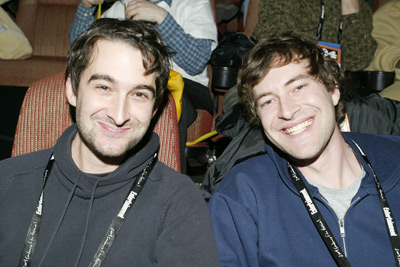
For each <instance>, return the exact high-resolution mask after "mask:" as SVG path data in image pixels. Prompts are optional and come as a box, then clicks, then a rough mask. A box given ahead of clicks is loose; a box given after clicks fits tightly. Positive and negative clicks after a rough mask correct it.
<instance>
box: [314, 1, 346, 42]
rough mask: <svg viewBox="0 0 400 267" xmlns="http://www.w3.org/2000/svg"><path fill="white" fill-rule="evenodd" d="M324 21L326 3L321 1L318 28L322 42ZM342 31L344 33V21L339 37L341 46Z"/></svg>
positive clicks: (340, 25)
mask: <svg viewBox="0 0 400 267" xmlns="http://www.w3.org/2000/svg"><path fill="white" fill-rule="evenodd" d="M324 21H325V5H324V1H322V0H321V16H320V18H319V23H318V27H317V37H318V41H322V29H323V27H324ZM342 31H343V23H342V21H340V24H339V30H338V35H337V43H338V44H340V41H341V39H342Z"/></svg>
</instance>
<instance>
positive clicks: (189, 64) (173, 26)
mask: <svg viewBox="0 0 400 267" xmlns="http://www.w3.org/2000/svg"><path fill="white" fill-rule="evenodd" d="M158 29H159V31H160V34H161V37H162V39H163V41H164V42H165V43H166V44H167V45H168V46H169V47H171V48H172V51H174V52H176V55H175V56H174V58H173V59H174V62H175V63H176V64H178V66H179V67H181V68H182V69H184V70H185V71H186V72H187V73H188V74H190V75H192V76H194V75H197V74H199V73H201V72H202V71H203V70H204V67H205V66H206V65H207V62H208V60H209V58H210V56H211V52H212V51H211V42H212V41H211V40H210V39H199V38H195V37H193V36H192V35H190V34H188V33H185V31H184V30H183V28H182V27H181V26H180V25H179V24H178V23H177V22H176V21H175V19H174V18H173V17H172V16H171V15H170V14H168V16H167V17H166V18H165V20H164V21H163V22H162V23H161V24H160V25H158Z"/></svg>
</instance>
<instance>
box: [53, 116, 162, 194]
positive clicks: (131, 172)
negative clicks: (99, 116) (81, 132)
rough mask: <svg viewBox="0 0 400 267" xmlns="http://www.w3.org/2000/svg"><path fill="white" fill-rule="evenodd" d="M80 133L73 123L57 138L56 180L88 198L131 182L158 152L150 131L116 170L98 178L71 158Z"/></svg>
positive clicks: (155, 140)
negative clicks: (72, 145)
mask: <svg viewBox="0 0 400 267" xmlns="http://www.w3.org/2000/svg"><path fill="white" fill-rule="evenodd" d="M76 134H77V126H76V125H75V124H74V125H72V126H70V127H69V128H68V129H67V130H66V131H64V133H63V134H62V136H61V137H60V138H59V139H58V140H57V143H56V145H55V146H54V158H55V163H54V164H55V165H57V168H53V169H54V172H55V173H54V174H56V176H57V179H58V180H59V181H60V183H61V184H62V185H63V186H64V187H65V188H66V189H67V190H68V191H71V190H74V195H77V196H79V197H81V198H85V199H89V198H91V197H92V194H93V192H94V198H99V197H102V196H104V195H106V194H109V193H111V192H113V191H115V190H118V189H120V188H121V187H123V186H125V185H126V184H127V183H129V182H132V178H134V177H135V176H136V175H137V174H139V173H140V172H141V171H142V170H143V169H144V168H145V167H146V166H147V164H148V163H149V162H150V160H151V159H152V158H153V156H154V153H156V152H157V151H158V147H159V138H158V135H157V134H155V133H153V132H151V133H148V134H147V135H146V136H145V137H144V138H143V140H142V142H140V143H139V144H138V145H137V146H136V147H135V148H133V149H132V150H131V151H129V152H128V155H127V157H126V159H125V160H124V162H123V163H122V164H121V165H120V166H119V167H118V168H117V169H116V170H114V171H113V172H110V173H108V174H106V175H104V176H103V177H101V178H99V176H98V175H93V174H88V173H84V172H82V171H81V170H80V169H79V168H78V167H77V165H76V164H75V162H74V161H73V159H72V155H71V144H72V140H73V139H74V137H75V136H76ZM75 186H76V188H74V187H75Z"/></svg>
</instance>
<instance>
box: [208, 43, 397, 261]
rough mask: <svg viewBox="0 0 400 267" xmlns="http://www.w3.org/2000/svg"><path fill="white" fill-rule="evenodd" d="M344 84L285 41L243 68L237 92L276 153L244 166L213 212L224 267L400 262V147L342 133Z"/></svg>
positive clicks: (333, 68)
mask: <svg viewBox="0 0 400 267" xmlns="http://www.w3.org/2000/svg"><path fill="white" fill-rule="evenodd" d="M342 85H343V75H342V73H341V71H340V68H339V67H338V65H337V64H336V63H334V62H333V61H330V60H327V59H325V58H324V57H323V52H322V50H321V49H320V48H319V47H318V46H317V45H316V44H314V43H312V42H307V41H303V40H301V39H299V38H297V37H294V36H290V35H286V36H282V37H279V38H273V39H269V40H262V41H260V42H259V43H258V44H257V45H256V46H255V47H254V48H253V49H252V50H251V52H250V53H248V54H247V55H246V56H245V58H244V59H243V67H242V69H241V71H240V73H239V80H238V90H239V91H238V92H239V97H240V100H241V102H242V104H243V105H244V106H245V108H246V112H247V114H248V117H249V121H250V123H251V124H253V125H261V126H262V128H263V131H264V133H265V135H266V137H267V139H268V140H269V141H268V144H267V146H266V151H267V153H266V154H264V155H261V156H256V157H253V158H251V159H248V160H246V161H244V162H242V163H240V164H238V165H236V166H235V167H234V168H233V169H232V170H231V171H230V172H229V173H228V174H227V176H226V177H225V178H224V179H223V181H222V182H221V184H220V185H219V187H218V188H217V190H216V192H215V193H214V194H213V196H212V198H211V201H210V204H209V210H210V212H211V216H212V223H213V227H214V233H215V235H216V238H217V244H218V250H219V253H220V261H221V264H222V266H252V267H253V266H270V265H271V266H275V265H278V266H337V265H339V266H350V265H352V266H394V265H395V264H397V265H399V262H400V253H399V251H400V239H399V237H398V230H397V227H396V223H395V221H397V222H398V221H399V220H400V185H399V179H400V153H399V151H400V138H399V137H395V136H390V137H389V136H376V135H367V134H356V133H342V132H341V131H340V128H339V125H340V123H341V122H342V121H343V119H344V115H345V101H344V100H345V98H346V94H347V93H346V90H344V88H343V86H342Z"/></svg>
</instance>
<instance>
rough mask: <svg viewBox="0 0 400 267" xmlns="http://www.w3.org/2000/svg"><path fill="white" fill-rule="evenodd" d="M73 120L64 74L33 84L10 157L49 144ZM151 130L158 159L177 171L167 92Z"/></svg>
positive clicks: (172, 114) (176, 137) (174, 127)
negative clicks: (156, 142)
mask: <svg viewBox="0 0 400 267" xmlns="http://www.w3.org/2000/svg"><path fill="white" fill-rule="evenodd" d="M72 123H73V122H72V118H71V115H70V110H69V105H68V102H67V98H66V96H65V85H64V73H58V74H55V75H53V76H50V77H46V78H44V79H41V80H39V81H37V82H35V83H33V84H32V85H31V86H30V87H29V89H28V91H27V92H26V95H25V99H24V101H23V103H22V107H21V111H20V114H19V119H18V124H17V129H16V133H15V139H14V146H13V149H12V156H17V155H21V154H25V153H29V152H33V151H37V150H41V149H46V148H49V147H52V146H53V145H54V144H55V143H56V140H57V139H58V137H59V136H60V135H61V134H62V133H63V131H64V130H65V129H66V128H67V127H68V126H70V125H71V124H72ZM154 132H156V133H157V134H158V135H159V136H160V150H159V157H158V158H159V160H160V161H162V162H164V163H165V164H166V165H168V166H170V167H171V168H173V169H175V170H177V171H179V172H180V170H181V164H180V162H181V161H180V153H179V133H178V123H177V117H176V108H175V102H174V101H173V98H172V95H170V94H168V102H167V104H166V106H165V108H164V109H163V111H162V113H161V116H160V118H159V119H158V121H157V124H156V126H155V128H154Z"/></svg>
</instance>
